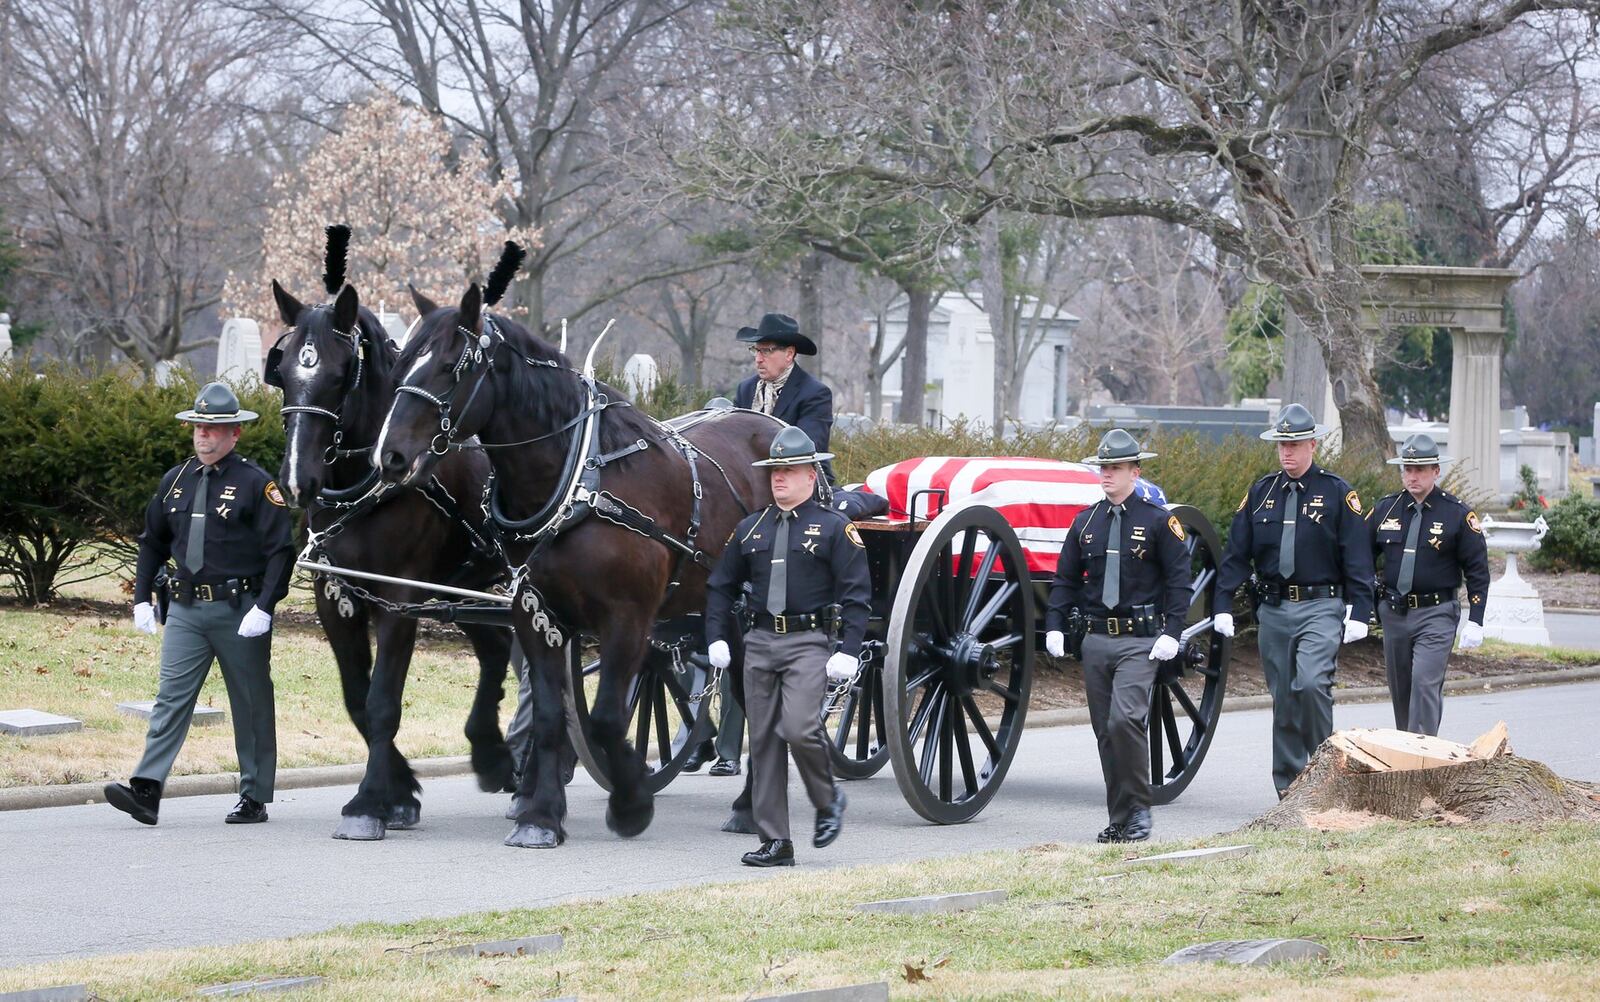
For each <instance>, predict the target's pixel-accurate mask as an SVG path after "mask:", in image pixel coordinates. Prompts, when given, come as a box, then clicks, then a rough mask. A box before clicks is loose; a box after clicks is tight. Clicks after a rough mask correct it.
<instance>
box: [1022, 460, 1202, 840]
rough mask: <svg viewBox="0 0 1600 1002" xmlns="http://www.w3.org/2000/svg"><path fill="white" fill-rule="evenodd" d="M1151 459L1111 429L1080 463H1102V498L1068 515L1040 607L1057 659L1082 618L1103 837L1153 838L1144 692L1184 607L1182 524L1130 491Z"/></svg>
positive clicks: (1174, 645)
mask: <svg viewBox="0 0 1600 1002" xmlns="http://www.w3.org/2000/svg"><path fill="white" fill-rule="evenodd" d="M1155 456H1156V454H1155V453H1153V452H1144V451H1143V450H1142V449H1141V447H1140V445H1139V443H1138V441H1136V440H1135V439H1134V437H1133V436H1132V435H1130V434H1128V433H1127V432H1126V431H1124V430H1122V429H1121V428H1114V429H1112V430H1111V431H1109V432H1107V433H1106V435H1105V437H1104V438H1102V439H1101V440H1100V448H1099V449H1098V450H1097V451H1096V452H1095V454H1094V455H1093V456H1090V457H1089V458H1087V459H1085V460H1084V462H1085V463H1087V464H1088V465H1090V466H1098V467H1099V468H1100V487H1101V489H1102V490H1104V491H1105V495H1106V497H1105V500H1104V501H1100V502H1098V503H1096V504H1094V505H1092V506H1091V507H1088V508H1085V509H1084V510H1083V511H1081V512H1079V513H1078V516H1077V518H1074V519H1073V520H1072V527H1071V528H1070V529H1068V530H1067V538H1066V541H1065V542H1064V543H1063V545H1062V547H1061V556H1060V558H1059V559H1058V560H1057V562H1056V576H1055V578H1054V580H1052V581H1051V582H1050V604H1049V607H1048V608H1047V609H1046V611H1045V630H1046V631H1047V632H1046V633H1045V640H1044V643H1045V649H1046V650H1048V651H1049V652H1050V653H1051V655H1053V656H1055V657H1058V658H1059V657H1061V656H1063V655H1064V654H1065V653H1066V637H1065V631H1066V629H1067V617H1068V615H1069V614H1070V613H1071V611H1072V610H1073V609H1077V610H1079V611H1080V612H1081V613H1082V615H1084V616H1085V617H1086V618H1087V625H1088V633H1087V634H1086V635H1085V636H1084V638H1083V688H1084V693H1085V695H1087V697H1088V700H1089V722H1090V723H1091V724H1092V725H1093V726H1094V736H1095V740H1096V741H1097V742H1098V743H1099V746H1100V771H1101V772H1102V773H1104V775H1105V781H1106V811H1107V813H1108V814H1109V815H1110V820H1111V823H1110V824H1109V825H1108V826H1107V827H1106V829H1105V830H1104V831H1102V832H1101V833H1100V834H1099V835H1098V836H1097V837H1096V838H1097V841H1100V842H1142V841H1144V840H1145V839H1147V838H1149V837H1150V828H1151V822H1150V741H1149V737H1148V734H1147V731H1146V720H1147V718H1148V717H1149V716H1150V692H1151V689H1152V688H1153V687H1154V686H1155V679H1156V665H1157V662H1161V661H1169V660H1171V659H1172V658H1174V657H1176V656H1177V655H1178V647H1179V643H1178V637H1179V635H1180V634H1182V632H1183V624H1184V620H1185V618H1186V617H1187V616H1188V612H1189V551H1188V548H1187V547H1186V546H1185V545H1184V530H1183V526H1182V524H1180V523H1179V521H1178V519H1177V516H1175V515H1173V514H1171V513H1170V512H1168V511H1167V509H1166V508H1164V507H1162V506H1161V505H1158V504H1155V503H1153V502H1151V501H1148V500H1146V499H1145V498H1144V497H1143V496H1142V495H1140V494H1138V493H1136V492H1135V491H1134V486H1135V482H1136V481H1137V480H1138V479H1139V468H1140V464H1141V463H1143V462H1144V461H1145V460H1146V459H1154V458H1155Z"/></svg>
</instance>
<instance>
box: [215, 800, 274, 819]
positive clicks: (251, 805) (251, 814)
mask: <svg viewBox="0 0 1600 1002" xmlns="http://www.w3.org/2000/svg"><path fill="white" fill-rule="evenodd" d="M223 820H224V821H226V822H227V823H228V824H230V825H259V824H260V823H261V822H263V821H265V820H267V805H266V804H263V803H262V802H261V801H259V800H251V799H250V798H249V797H240V798H239V806H237V807H235V808H234V809H233V813H232V814H230V815H228V816H227V817H226V818H223Z"/></svg>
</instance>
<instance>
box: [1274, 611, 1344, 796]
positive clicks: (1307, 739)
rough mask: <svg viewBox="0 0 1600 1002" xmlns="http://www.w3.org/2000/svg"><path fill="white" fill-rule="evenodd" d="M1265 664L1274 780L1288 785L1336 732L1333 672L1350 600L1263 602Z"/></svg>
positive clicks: (1287, 786) (1285, 785)
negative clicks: (1270, 701)
mask: <svg viewBox="0 0 1600 1002" xmlns="http://www.w3.org/2000/svg"><path fill="white" fill-rule="evenodd" d="M1257 619H1258V620H1259V621H1260V623H1261V635H1260V645H1261V668H1262V670H1263V671H1264V672H1265V673H1266V676H1267V689H1268V690H1269V691H1270V692H1271V693H1272V785H1273V786H1275V787H1277V788H1278V789H1279V790H1286V789H1288V788H1289V784H1290V783H1293V782H1294V781H1295V777H1296V776H1299V775H1300V773H1301V771H1302V770H1304V769H1305V767H1306V762H1307V761H1309V760H1310V758H1311V754H1312V753H1313V752H1315V751H1316V750H1317V747H1318V746H1319V745H1321V744H1322V742H1324V741H1326V740H1327V739H1328V735H1330V734H1332V733H1333V671H1334V668H1336V667H1337V666H1338V659H1339V642H1340V641H1341V640H1343V639H1344V600H1343V599H1339V598H1317V599H1311V600H1310V601H1306V602H1284V603H1283V604H1282V605H1267V604H1266V603H1264V602H1263V603H1262V605H1261V608H1260V610H1259V611H1258V613H1257Z"/></svg>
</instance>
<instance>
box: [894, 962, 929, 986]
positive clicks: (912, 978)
mask: <svg viewBox="0 0 1600 1002" xmlns="http://www.w3.org/2000/svg"><path fill="white" fill-rule="evenodd" d="M900 966H901V967H904V968H905V969H906V981H907V982H909V983H911V984H913V985H914V984H916V983H917V982H918V981H926V980H928V976H927V975H926V974H924V973H922V968H920V967H916V966H914V965H912V964H901V965H900Z"/></svg>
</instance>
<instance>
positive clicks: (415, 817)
mask: <svg viewBox="0 0 1600 1002" xmlns="http://www.w3.org/2000/svg"><path fill="white" fill-rule="evenodd" d="M421 820H422V808H421V807H420V806H419V805H417V804H395V805H394V806H393V807H391V808H389V817H388V819H387V820H385V821H384V827H386V828H388V829H389V830H390V831H392V832H403V831H407V830H409V829H412V828H415V827H416V826H417V822H418V821H421Z"/></svg>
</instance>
